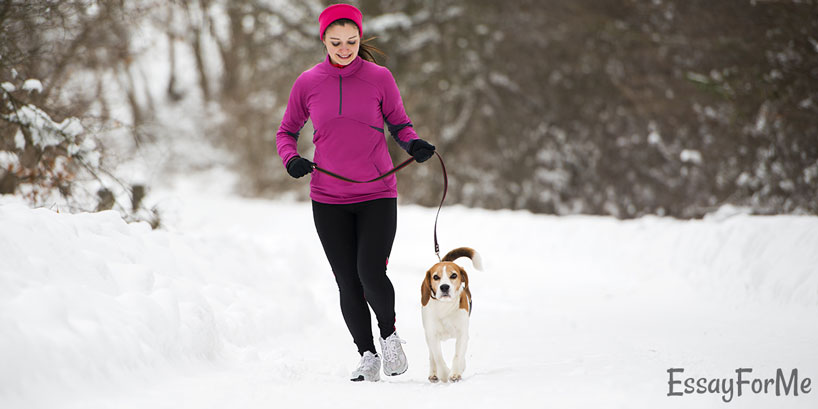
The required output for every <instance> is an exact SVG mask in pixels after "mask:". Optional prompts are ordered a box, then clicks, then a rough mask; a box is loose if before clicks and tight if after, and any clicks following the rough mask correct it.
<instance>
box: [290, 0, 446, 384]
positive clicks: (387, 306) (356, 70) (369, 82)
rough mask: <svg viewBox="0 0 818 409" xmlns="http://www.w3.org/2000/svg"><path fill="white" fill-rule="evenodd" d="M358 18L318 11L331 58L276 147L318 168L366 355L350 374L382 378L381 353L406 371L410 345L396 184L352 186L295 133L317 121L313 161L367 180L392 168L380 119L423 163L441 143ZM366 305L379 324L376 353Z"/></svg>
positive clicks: (317, 69)
mask: <svg viewBox="0 0 818 409" xmlns="http://www.w3.org/2000/svg"><path fill="white" fill-rule="evenodd" d="M362 20H363V18H362V15H361V12H360V11H359V10H358V9H357V8H355V7H354V6H351V5H348V4H335V5H332V6H329V7H327V8H326V9H325V10H324V11H323V12H322V13H321V15H320V17H319V18H318V22H319V33H320V38H321V41H322V42H323V44H324V46H325V47H326V50H327V57H326V59H325V60H324V62H322V63H320V64H317V65H316V66H314V67H312V68H310V69H309V70H307V71H304V72H303V73H302V74H301V75H300V76H299V77H298V79H296V81H295V84H294V85H293V88H292V91H291V92H290V98H289V101H288V102H287V110H286V111H285V113H284V118H283V119H282V121H281V127H280V128H279V130H278V133H277V134H276V147H277V148H278V154H279V156H281V159H282V161H283V163H284V165H285V166H286V168H287V172H288V173H289V174H290V176H292V177H294V178H300V177H302V176H304V175H306V174H307V173H312V176H311V180H310V198H311V199H312V209H313V219H314V221H315V228H316V230H317V231H318V237H319V238H320V239H321V244H322V246H323V247H324V252H325V253H326V256H327V259H328V260H329V263H330V266H331V267H332V272H333V273H334V274H335V281H336V282H337V283H338V289H339V291H340V298H341V313H342V315H343V317H344V321H345V322H346V324H347V327H348V328H349V332H350V334H352V338H353V341H354V342H355V345H356V346H357V347H358V353H359V354H361V360H360V363H359V365H358V368H357V369H355V371H353V372H352V377H351V379H352V380H353V381H363V380H367V381H377V380H379V379H380V375H379V371H380V366H381V358H383V371H384V374H386V375H387V376H392V375H400V374H402V373H404V372H406V369H407V362H406V355H405V354H404V353H403V348H402V347H401V344H402V343H405V341H403V340H402V339H400V337H399V336H398V333H397V331H396V329H395V290H394V288H393V287H392V283H391V281H390V280H389V277H387V275H386V265H387V263H388V262H389V254H390V252H391V251H392V242H393V240H394V238H395V229H396V218H397V196H398V194H397V180H396V178H395V176H394V175H391V176H389V177H387V178H384V179H381V180H379V181H376V182H373V183H364V184H354V183H349V182H345V181H342V180H338V179H335V178H333V177H331V176H329V175H326V174H323V173H319V172H314V173H313V167H314V166H315V164H314V163H312V162H311V161H309V160H307V159H305V158H302V157H301V156H299V155H298V151H297V150H296V142H297V139H298V133H299V131H300V130H301V128H302V127H303V126H304V124H305V123H306V121H307V119H312V123H313V126H314V128H315V134H314V136H313V142H314V143H315V157H314V160H315V162H316V163H317V164H318V165H320V166H321V167H322V168H325V169H328V170H331V171H333V172H335V173H338V174H341V175H343V176H346V177H348V178H351V179H355V180H370V179H372V178H374V177H376V176H379V175H380V174H383V173H385V172H386V171H388V170H389V169H391V168H392V160H391V159H390V157H389V152H388V149H387V146H386V140H385V138H384V137H383V129H382V128H383V123H384V122H386V124H387V126H388V128H389V131H390V133H391V134H392V137H393V138H394V139H395V141H397V143H398V145H400V147H401V148H403V149H404V150H406V151H407V152H408V153H409V154H410V155H412V156H413V157H414V158H415V160H417V161H418V162H423V161H425V160H427V159H429V158H430V157H431V156H432V154H433V153H434V150H435V147H434V146H433V145H431V144H429V143H428V142H426V141H424V140H422V139H419V138H418V136H417V134H416V133H415V131H414V129H413V128H412V123H411V121H410V120H409V117H408V116H407V115H406V112H405V110H404V108H403V102H402V101H401V96H400V92H399V91H398V87H397V85H396V84H395V80H394V78H393V77H392V74H391V73H390V72H389V70H388V69H386V68H385V67H381V66H379V65H377V64H375V63H374V58H373V57H372V51H378V50H377V49H375V48H374V47H371V46H368V45H366V44H362V43H361V42H362V38H363V24H362ZM359 53H360V55H359ZM362 57H363V58H362ZM369 307H372V310H373V311H374V312H375V317H376V319H377V321H378V328H379V330H380V344H381V354H380V355H379V354H378V352H377V350H376V349H375V344H374V342H373V335H372V326H371V317H370V314H369Z"/></svg>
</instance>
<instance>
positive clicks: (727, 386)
mask: <svg viewBox="0 0 818 409" xmlns="http://www.w3.org/2000/svg"><path fill="white" fill-rule="evenodd" d="M684 371H685V370H684V368H670V369H668V370H667V373H668V382H667V384H668V393H667V396H684V395H689V394H694V393H696V394H706V393H711V394H721V399H722V401H724V402H726V403H729V402H731V401H732V400H733V398H737V397H741V396H742V395H743V394H745V393H748V392H749V393H753V394H765V395H766V394H771V393H773V394H775V396H782V395H783V396H790V395H792V396H798V395H799V394H801V395H806V394H808V393H810V392H812V379H810V378H806V377H804V378H800V377H799V375H798V369H793V370H792V371H791V372H790V374H789V376H786V375H785V372H784V371H783V370H782V369H781V368H778V370H777V371H776V374H775V376H774V377H772V378H754V377H752V376H751V375H750V374H751V373H752V372H753V370H752V369H751V368H738V369H736V375H735V377H732V378H705V377H699V378H694V377H685V376H684V375H683V373H684Z"/></svg>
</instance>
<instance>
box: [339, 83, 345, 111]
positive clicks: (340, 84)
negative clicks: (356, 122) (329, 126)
mask: <svg viewBox="0 0 818 409" xmlns="http://www.w3.org/2000/svg"><path fill="white" fill-rule="evenodd" d="M342 79H343V77H341V76H340V75H339V76H338V115H341V112H342V111H341V106H342V105H343V101H344V98H343V96H342V95H343V91H344V87H343V85H342V82H343V81H341V80H342Z"/></svg>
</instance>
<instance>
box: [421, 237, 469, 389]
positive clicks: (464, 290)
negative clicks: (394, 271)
mask: <svg viewBox="0 0 818 409" xmlns="http://www.w3.org/2000/svg"><path fill="white" fill-rule="evenodd" d="M460 257H468V258H470V259H471V260H472V264H473V265H474V267H475V268H476V269H478V270H482V269H483V266H482V260H481V258H480V254H478V253H477V252H476V251H474V250H473V249H470V248H468V247H460V248H457V249H454V250H452V251H450V252H449V253H448V254H446V256H445V257H443V260H442V261H441V262H439V263H437V264H435V265H434V266H432V268H430V269H429V271H427V272H426V277H425V278H424V279H423V284H422V285H421V287H420V295H421V296H420V301H421V304H423V306H422V307H421V314H422V317H423V329H424V331H425V332H426V344H427V346H428V347H429V365H430V368H429V381H430V382H437V381H439V380H443V382H447V381H452V382H457V381H459V380H460V379H461V377H462V375H463V371H464V370H465V369H466V346H467V344H468V341H469V316H471V305H472V303H471V291H470V290H469V276H468V274H466V270H464V269H463V268H462V267H460V266H459V265H457V264H455V263H453V261H455V260H457V259H458V258H460ZM452 338H455V339H456V341H455V353H454V359H453V360H452V370H451V375H450V374H449V368H448V367H447V366H446V362H445V360H444V359H443V353H442V351H441V349H440V343H441V342H442V341H444V340H447V339H452Z"/></svg>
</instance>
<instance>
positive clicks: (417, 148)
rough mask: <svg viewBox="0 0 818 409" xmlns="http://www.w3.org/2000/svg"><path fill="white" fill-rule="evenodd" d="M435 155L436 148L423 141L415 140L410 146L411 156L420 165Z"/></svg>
mask: <svg viewBox="0 0 818 409" xmlns="http://www.w3.org/2000/svg"><path fill="white" fill-rule="evenodd" d="M434 153H435V146H434V145H432V144H431V143H429V142H426V141H424V140H423V139H415V140H414V141H412V142H411V143H410V144H409V154H410V155H412V157H413V158H415V160H416V161H417V162H418V163H421V162H425V161H426V160H428V159H429V158H431V157H432V155H434Z"/></svg>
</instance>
